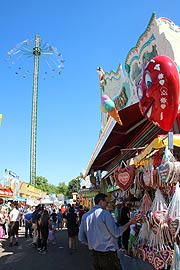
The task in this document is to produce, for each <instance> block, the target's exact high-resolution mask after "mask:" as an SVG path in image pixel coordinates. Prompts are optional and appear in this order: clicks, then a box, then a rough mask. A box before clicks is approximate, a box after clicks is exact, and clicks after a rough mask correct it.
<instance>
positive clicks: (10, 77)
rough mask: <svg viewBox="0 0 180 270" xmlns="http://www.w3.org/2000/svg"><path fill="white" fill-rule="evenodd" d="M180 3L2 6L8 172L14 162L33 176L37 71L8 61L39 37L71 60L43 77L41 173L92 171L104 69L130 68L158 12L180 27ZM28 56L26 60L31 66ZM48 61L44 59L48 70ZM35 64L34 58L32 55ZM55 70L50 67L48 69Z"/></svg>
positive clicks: (101, 0)
mask: <svg viewBox="0 0 180 270" xmlns="http://www.w3.org/2000/svg"><path fill="white" fill-rule="evenodd" d="M179 11H180V1H179V0H175V1H173V0H172V1H167V0H158V1H157V0H156V1H155V0H149V1H145V0H140V1H138V0H137V1H120V0H112V1H107V0H91V1H90V0H89V1H88V0H77V1H74V0H69V1H68V0H63V1H62V0H52V1H47V0H44V1H42V0H31V1H23V0H16V1H12V0H6V1H2V3H1V8H0V40H1V42H0V71H1V72H0V92H1V94H0V113H2V114H3V122H2V126H1V128H0V145H1V146H0V178H2V176H3V174H4V170H5V169H6V168H7V169H9V170H11V171H13V172H15V173H16V174H17V175H19V176H20V180H22V181H25V182H29V177H30V133H31V108H32V76H33V74H32V73H31V74H29V76H28V78H27V79H23V78H22V77H20V76H18V75H16V74H15V73H14V71H12V69H9V68H8V65H7V63H6V62H5V61H4V59H6V58H7V53H8V51H9V50H10V49H12V48H13V46H14V45H16V44H18V43H19V42H21V41H23V40H25V39H27V38H30V39H33V38H34V37H35V35H37V34H38V35H40V36H41V39H42V40H43V41H48V42H49V43H50V44H52V45H54V46H56V47H57V48H58V50H59V51H60V52H61V53H62V54H63V57H64V59H65V65H64V70H63V72H62V75H61V76H57V77H55V78H54V79H47V80H43V79H42V76H41V72H40V77H39V101H38V132H37V164H36V165H37V168H36V170H37V176H44V177H46V178H47V179H48V182H49V183H51V184H55V185H58V183H60V182H64V181H65V182H66V183H68V182H69V181H70V180H71V179H73V178H75V177H76V176H78V175H79V174H80V172H82V171H83V170H85V169H86V166H87V164H88V162H89V159H90V157H91V155H92V153H93V151H94V148H95V145H96V143H97V141H98V137H99V131H100V89H99V80H98V76H97V72H96V68H97V67H98V66H101V67H102V68H103V69H104V70H105V71H111V70H114V71H116V70H117V68H118V66H119V64H120V63H122V65H123V68H124V62H125V58H126V56H127V54H128V52H129V50H130V49H131V48H132V47H134V46H135V44H136V42H137V40H138V38H139V36H140V35H141V34H142V33H143V32H144V31H145V29H146V27H147V25H148V23H149V20H150V18H151V16H152V13H153V12H155V13H156V16H157V18H159V17H167V18H169V19H171V20H172V21H174V23H175V24H177V25H179V26H180V15H179ZM25 65H26V61H24V66H25ZM44 65H45V64H44V63H42V64H41V63H40V71H41V70H43V68H46V67H44ZM32 66H33V59H32ZM47 69H48V68H47Z"/></svg>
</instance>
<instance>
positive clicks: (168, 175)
mask: <svg viewBox="0 0 180 270" xmlns="http://www.w3.org/2000/svg"><path fill="white" fill-rule="evenodd" d="M175 161H176V160H175V158H174V156H173V154H172V153H171V151H170V150H169V149H168V147H166V148H165V153H164V156H163V159H162V163H161V164H160V165H159V167H158V175H159V178H160V180H161V181H162V182H163V183H172V182H173V180H174V177H175V166H174V164H175ZM177 167H178V166H177Z"/></svg>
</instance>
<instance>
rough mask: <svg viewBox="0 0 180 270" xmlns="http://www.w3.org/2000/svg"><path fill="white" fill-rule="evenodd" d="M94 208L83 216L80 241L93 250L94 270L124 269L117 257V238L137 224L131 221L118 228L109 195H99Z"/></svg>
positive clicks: (133, 220)
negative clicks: (110, 208) (108, 207)
mask: <svg viewBox="0 0 180 270" xmlns="http://www.w3.org/2000/svg"><path fill="white" fill-rule="evenodd" d="M94 202H95V205H94V207H93V208H92V209H91V210H90V211H88V212H87V213H85V214H84V215H83V216H82V220H81V224H80V228H79V234H78V239H79V241H80V242H81V243H82V244H87V245H88V247H89V249H90V250H92V257H93V267H94V268H93V269H94V270H102V269H103V270H109V269H111V270H120V269H122V267H121V264H120V260H119V258H118V255H117V249H118V245H117V238H118V237H119V236H120V235H122V234H123V232H124V231H125V230H127V229H128V228H129V226H130V225H131V224H134V223H136V220H135V218H133V219H131V220H130V221H129V222H128V223H127V224H125V225H124V226H119V227H118V226H117V225H116V223H115V221H114V218H113V217H112V215H111V214H110V212H109V211H108V210H106V207H107V203H108V202H107V195H106V194H104V193H98V194H97V195H96V196H95V198H94Z"/></svg>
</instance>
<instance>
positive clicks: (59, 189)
mask: <svg viewBox="0 0 180 270" xmlns="http://www.w3.org/2000/svg"><path fill="white" fill-rule="evenodd" d="M56 190H57V193H59V194H63V195H64V196H67V194H68V187H67V185H66V183H65V182H60V183H59V185H58V186H57V187H56Z"/></svg>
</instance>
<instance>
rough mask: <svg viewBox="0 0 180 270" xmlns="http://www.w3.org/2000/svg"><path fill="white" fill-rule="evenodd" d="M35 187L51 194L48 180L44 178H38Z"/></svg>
mask: <svg viewBox="0 0 180 270" xmlns="http://www.w3.org/2000/svg"><path fill="white" fill-rule="evenodd" d="M35 187H36V188H38V189H40V190H42V191H44V192H47V193H48V192H49V185H48V180H47V179H46V178H45V177H43V176H36V181H35Z"/></svg>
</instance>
